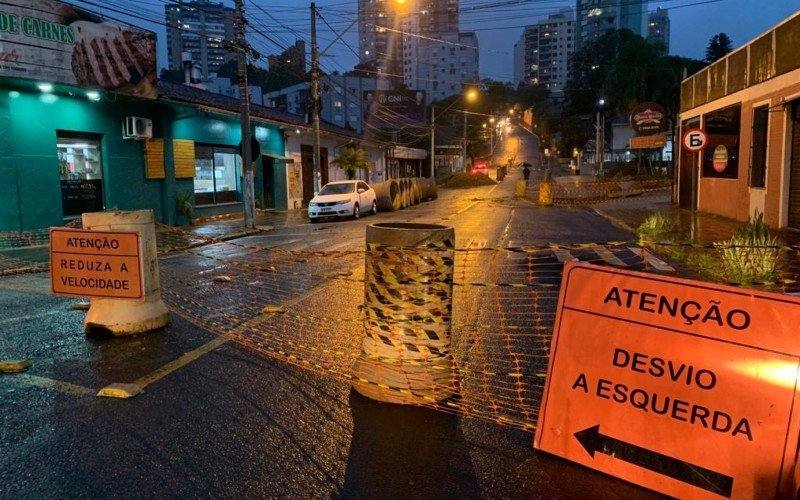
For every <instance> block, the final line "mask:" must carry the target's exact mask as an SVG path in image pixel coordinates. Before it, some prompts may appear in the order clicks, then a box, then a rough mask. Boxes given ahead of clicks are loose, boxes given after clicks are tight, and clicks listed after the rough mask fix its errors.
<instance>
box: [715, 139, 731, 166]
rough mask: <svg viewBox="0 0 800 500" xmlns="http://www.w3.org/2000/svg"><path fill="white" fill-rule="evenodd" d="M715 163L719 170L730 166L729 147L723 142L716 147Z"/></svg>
mask: <svg viewBox="0 0 800 500" xmlns="http://www.w3.org/2000/svg"><path fill="white" fill-rule="evenodd" d="M713 165H714V170H716V171H717V172H722V171H723V170H725V169H726V168H727V167H728V148H726V147H725V146H723V145H722V144H720V145H719V146H717V147H716V148H714V157H713Z"/></svg>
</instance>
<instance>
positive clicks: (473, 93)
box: [461, 89, 478, 172]
mask: <svg viewBox="0 0 800 500" xmlns="http://www.w3.org/2000/svg"><path fill="white" fill-rule="evenodd" d="M464 99H465V100H466V103H467V104H469V103H471V102H475V101H476V100H477V99H478V91H477V90H475V89H469V90H467V93H466V94H464ZM464 107H465V108H466V106H464ZM468 116H469V113H468V112H467V110H466V109H464V137H463V144H462V147H461V157H462V159H463V162H464V172H466V171H467V117H468Z"/></svg>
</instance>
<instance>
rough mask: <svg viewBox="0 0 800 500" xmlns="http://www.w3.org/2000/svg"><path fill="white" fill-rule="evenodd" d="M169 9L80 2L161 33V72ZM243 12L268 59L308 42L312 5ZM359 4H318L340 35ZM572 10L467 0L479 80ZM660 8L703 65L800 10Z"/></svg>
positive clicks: (506, 69) (252, 6)
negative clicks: (298, 41)
mask: <svg viewBox="0 0 800 500" xmlns="http://www.w3.org/2000/svg"><path fill="white" fill-rule="evenodd" d="M165 3H166V0H144V1H142V0H140V1H138V2H136V3H135V12H136V13H138V15H139V16H140V17H143V18H147V19H153V20H157V22H150V21H146V20H143V19H137V18H132V17H129V16H125V15H123V14H121V13H120V12H115V11H114V10H120V11H126V12H131V11H132V9H134V7H133V6H134V3H133V2H128V1H126V0H90V1H88V2H81V1H78V2H76V4H77V5H83V6H84V7H86V8H88V9H91V10H95V11H98V10H100V9H99V7H98V6H99V5H103V6H105V7H106V8H105V9H102V10H103V13H104V14H106V15H108V16H109V17H116V18H119V19H121V20H124V21H127V22H130V23H132V24H136V25H139V26H142V27H144V28H147V29H150V30H153V31H155V32H156V33H157V35H158V43H159V65H160V66H162V67H163V66H166V64H167V58H166V34H165V28H164V26H162V25H159V24H157V23H163V20H164V4H165ZM225 3H226V4H229V5H231V6H232V5H233V0H225ZM245 5H246V8H247V12H248V18H249V19H250V21H251V23H252V24H253V26H254V27H255V28H256V29H258V30H260V31H262V32H264V33H265V34H268V35H269V36H270V37H271V38H272V41H269V40H266V39H265V38H264V37H262V36H260V35H258V34H253V36H252V37H251V42H252V43H254V44H255V45H256V47H257V49H258V50H259V51H261V52H262V53H264V54H272V53H277V52H280V50H279V48H278V45H283V46H284V47H285V46H287V45H290V44H291V43H293V42H294V39H295V38H298V37H303V38H305V39H306V40H308V33H309V9H308V5H309V4H308V3H306V2H300V1H298V0H248V1H246V3H245ZM357 5H358V3H357V0H349V1H344V0H319V1H317V6H318V7H319V8H320V12H321V13H322V15H323V17H324V18H325V20H326V21H327V22H328V24H330V27H332V28H333V29H335V30H336V31H341V30H343V29H345V28H346V27H347V26H348V25H349V24H350V22H351V21H352V20H353V19H355V16H356V11H357ZM486 5H500V6H498V7H494V8H490V9H486V8H484V9H480V10H474V11H472V12H470V8H475V7H476V6H479V7H480V6H486ZM570 6H571V7H573V8H574V7H575V1H574V0H516V1H514V0H511V1H508V0H505V1H503V0H496V1H489V0H462V2H461V8H462V11H463V12H462V15H461V29H462V31H476V32H477V33H478V38H479V42H480V67H481V76H482V77H488V78H493V79H496V80H511V78H512V76H513V66H512V64H513V63H512V53H513V46H514V43H515V42H516V41H517V40H518V38H519V35H520V33H521V32H522V27H523V26H524V25H526V24H532V23H535V22H536V21H537V20H539V19H542V18H545V17H547V16H548V15H549V14H552V13H555V12H556V11H557V10H558V9H560V8H563V7H570ZM258 7H260V9H259V8H258ZM657 7H661V8H665V9H669V13H670V19H671V21H672V36H671V46H670V52H671V53H672V54H675V55H681V56H688V57H693V58H697V59H702V58H703V57H704V51H705V48H706V45H707V44H708V40H709V38H711V36H712V35H714V34H716V33H719V32H725V33H727V34H728V35H729V36H730V37H731V39H732V40H733V43H734V47H738V46H740V45H742V44H744V43H746V42H747V41H749V40H751V39H753V38H755V37H756V36H758V35H759V34H760V33H762V32H764V31H766V30H767V29H769V28H770V27H771V26H773V25H775V24H777V23H779V22H780V21H781V20H783V19H785V18H786V17H788V16H790V15H791V14H793V13H794V12H796V11H797V10H799V9H800V4H798V2H797V0H661V1H651V2H650V3H649V5H648V10H655V9H656V8H657ZM270 15H271V16H272V17H273V18H274V19H273V18H271V17H269V16H270ZM275 19H277V21H280V23H281V24H282V26H281V25H279V24H278V22H276V21H275ZM318 30H319V38H320V45H321V48H324V47H325V46H327V44H328V42H330V41H331V40H333V38H334V37H335V35H334V34H333V33H332V31H331V29H330V28H329V27H328V26H326V25H325V23H324V22H318ZM343 40H344V41H345V42H347V44H348V45H349V47H348V46H346V45H345V44H343V43H339V44H337V45H336V46H335V47H333V48H332V49H331V50H330V52H329V56H328V57H325V58H324V59H323V60H322V65H323V69H324V70H325V71H328V72H331V71H335V70H339V71H344V70H347V69H351V68H352V67H353V65H354V64H355V63H356V54H355V53H356V52H357V51H358V37H357V27H356V26H353V27H352V28H350V30H349V31H348V33H347V34H345V36H344V37H343Z"/></svg>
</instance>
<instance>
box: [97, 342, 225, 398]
mask: <svg viewBox="0 0 800 500" xmlns="http://www.w3.org/2000/svg"><path fill="white" fill-rule="evenodd" d="M228 341H229V339H227V338H225V337H219V338H216V339H214V340H212V341H210V342H206V343H205V344H203V345H201V346H200V347H198V348H196V349H193V350H191V351H189V352H187V353H186V354H184V355H183V356H181V357H180V358H178V359H175V360H173V361H170V362H169V363H167V364H165V365H164V366H162V367H160V368H157V369H155V370H153V371H152V372H150V373H148V374H147V375H145V376H143V377H139V378H138V379H136V380H134V381H133V382H131V383H130V384H120V383H114V384H109V385H107V386H106V387H104V388H103V389H101V390H100V392H99V393H98V394H97V395H98V396H104V397H115V398H129V397H133V396H135V395H136V394H138V393H139V392H142V391H144V389H145V387H147V386H149V385H150V384H152V383H153V382H157V381H159V380H161V379H162V378H164V377H166V376H167V375H169V374H170V373H172V372H174V371H175V370H178V369H179V368H182V367H184V366H186V365H188V364H189V363H191V362H192V361H195V360H197V359H199V358H200V357H202V356H203V355H205V354H207V353H209V352H211V351H213V350H214V349H216V348H217V347H219V346H221V345H223V344H225V343H227V342H228ZM119 387H126V388H130V389H133V390H130V389H129V390H127V391H115V390H114V388H119ZM136 389H138V392H137V391H136Z"/></svg>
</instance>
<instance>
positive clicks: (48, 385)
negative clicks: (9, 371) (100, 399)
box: [3, 373, 97, 396]
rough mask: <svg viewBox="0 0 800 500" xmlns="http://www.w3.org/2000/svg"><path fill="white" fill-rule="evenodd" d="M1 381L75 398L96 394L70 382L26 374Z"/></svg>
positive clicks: (92, 390)
mask: <svg viewBox="0 0 800 500" xmlns="http://www.w3.org/2000/svg"><path fill="white" fill-rule="evenodd" d="M3 379H4V380H9V381H11V382H12V383H21V384H24V385H30V386H33V387H41V388H44V389H52V390H54V391H58V392H63V393H64V394H72V395H75V396H94V394H95V393H96V392H97V391H95V390H94V389H89V388H88V387H84V386H82V385H78V384H73V383H71V382H64V381H63V380H54V379H51V378H47V377H40V376H38V375H29V374H27V373H23V374H20V375H13V376H8V377H3Z"/></svg>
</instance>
